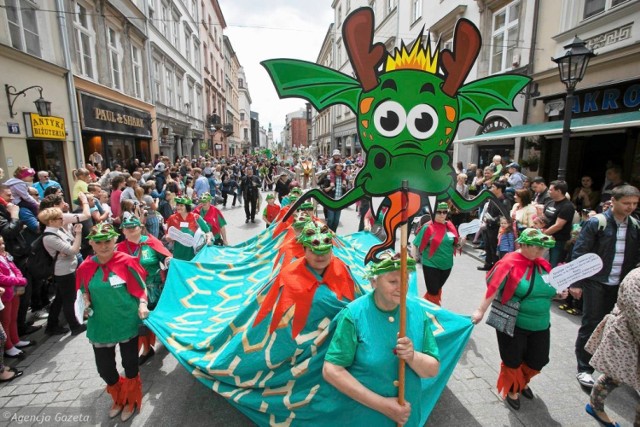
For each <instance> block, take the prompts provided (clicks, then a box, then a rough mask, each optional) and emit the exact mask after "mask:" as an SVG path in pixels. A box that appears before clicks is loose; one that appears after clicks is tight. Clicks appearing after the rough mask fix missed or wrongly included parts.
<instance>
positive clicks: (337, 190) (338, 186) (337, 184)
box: [334, 175, 342, 199]
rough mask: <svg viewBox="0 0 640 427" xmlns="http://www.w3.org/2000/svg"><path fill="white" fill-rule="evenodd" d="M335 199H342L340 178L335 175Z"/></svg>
mask: <svg viewBox="0 0 640 427" xmlns="http://www.w3.org/2000/svg"><path fill="white" fill-rule="evenodd" d="M334 197H335V198H336V199H339V198H340V197H342V177H341V176H339V175H336V194H335V196H334Z"/></svg>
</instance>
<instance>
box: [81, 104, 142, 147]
mask: <svg viewBox="0 0 640 427" xmlns="http://www.w3.org/2000/svg"><path fill="white" fill-rule="evenodd" d="M80 99H81V102H82V114H83V121H84V126H83V130H85V129H88V130H97V131H102V132H111V133H119V134H126V135H136V136H144V137H150V136H151V114H149V113H147V112H144V111H141V110H136V109H134V108H131V107H128V106H126V105H122V104H117V103H115V102H111V101H107V100H105V99H102V98H97V97H95V96H91V95H88V94H86V93H81V94H80Z"/></svg>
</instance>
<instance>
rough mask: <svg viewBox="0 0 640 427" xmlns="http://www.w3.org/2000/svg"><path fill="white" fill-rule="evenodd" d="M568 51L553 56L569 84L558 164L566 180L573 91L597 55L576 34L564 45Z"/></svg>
mask: <svg viewBox="0 0 640 427" xmlns="http://www.w3.org/2000/svg"><path fill="white" fill-rule="evenodd" d="M564 48H565V49H567V51H566V52H565V53H564V55H562V56H558V57H556V58H551V60H552V61H553V62H555V63H556V64H558V70H559V71H560V81H562V83H564V84H565V85H566V86H567V98H566V101H565V103H564V122H563V124H562V143H561V145H560V163H559V165H558V179H559V180H565V179H566V176H567V159H568V157H569V140H570V139H571V112H572V109H573V92H574V90H575V88H576V85H577V84H578V82H580V81H581V80H582V78H583V77H584V73H585V71H586V70H587V65H588V64H589V60H590V59H591V58H592V57H594V56H595V54H594V53H593V51H592V50H591V49H589V48H587V47H586V45H585V43H584V42H583V41H582V40H580V38H579V37H578V36H576V37H575V38H574V39H573V41H572V42H571V43H569V44H568V45H566V46H565V47H564Z"/></svg>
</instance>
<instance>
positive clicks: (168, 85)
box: [164, 68, 173, 107]
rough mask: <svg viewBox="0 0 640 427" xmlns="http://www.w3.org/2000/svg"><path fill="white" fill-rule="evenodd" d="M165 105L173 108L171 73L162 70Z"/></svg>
mask: <svg viewBox="0 0 640 427" xmlns="http://www.w3.org/2000/svg"><path fill="white" fill-rule="evenodd" d="M164 87H165V100H164V101H165V104H166V105H167V106H169V107H173V72H172V71H171V70H170V69H168V68H165V70H164Z"/></svg>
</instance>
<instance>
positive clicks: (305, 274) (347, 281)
mask: <svg viewBox="0 0 640 427" xmlns="http://www.w3.org/2000/svg"><path fill="white" fill-rule="evenodd" d="M320 284H324V285H326V286H327V287H328V288H329V289H330V290H331V291H333V292H334V293H335V294H336V298H337V299H338V300H342V299H347V300H349V301H353V299H354V298H355V282H354V280H353V278H352V277H351V273H350V272H349V269H348V267H347V266H346V265H345V263H344V262H342V261H341V260H340V259H338V258H337V257H335V256H333V257H332V258H331V262H330V263H329V266H328V267H327V269H326V270H325V272H324V274H323V276H322V277H321V278H320V280H318V277H316V275H315V274H313V273H312V272H311V271H310V270H309V268H308V267H307V260H306V259H305V258H301V259H298V260H296V261H294V262H293V263H291V264H289V265H288V266H286V267H284V268H283V269H282V271H281V272H280V274H278V276H277V277H276V278H275V279H274V281H273V282H272V284H271V288H270V289H269V292H268V293H267V295H266V296H265V298H264V301H263V302H262V305H261V306H260V310H259V311H258V314H257V315H256V319H255V321H254V322H253V324H254V326H255V325H257V324H258V323H260V322H261V321H262V320H264V318H265V317H266V316H267V314H269V313H271V312H272V311H273V313H272V316H271V324H270V326H269V332H270V333H272V332H273V331H275V330H276V328H278V326H279V324H280V322H281V320H282V318H283V317H284V314H285V313H286V312H287V311H289V309H290V308H292V307H293V308H294V314H293V323H292V325H291V335H292V337H293V338H295V337H296V336H298V334H299V333H300V332H301V331H302V330H303V329H304V327H305V325H306V324H307V317H308V316H309V312H310V311H311V303H312V302H313V297H314V295H315V293H316V290H317V289H318V286H319V285H320ZM281 289H282V291H281ZM278 295H279V296H280V298H279V299H278ZM274 306H275V309H273V307H274Z"/></svg>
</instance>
